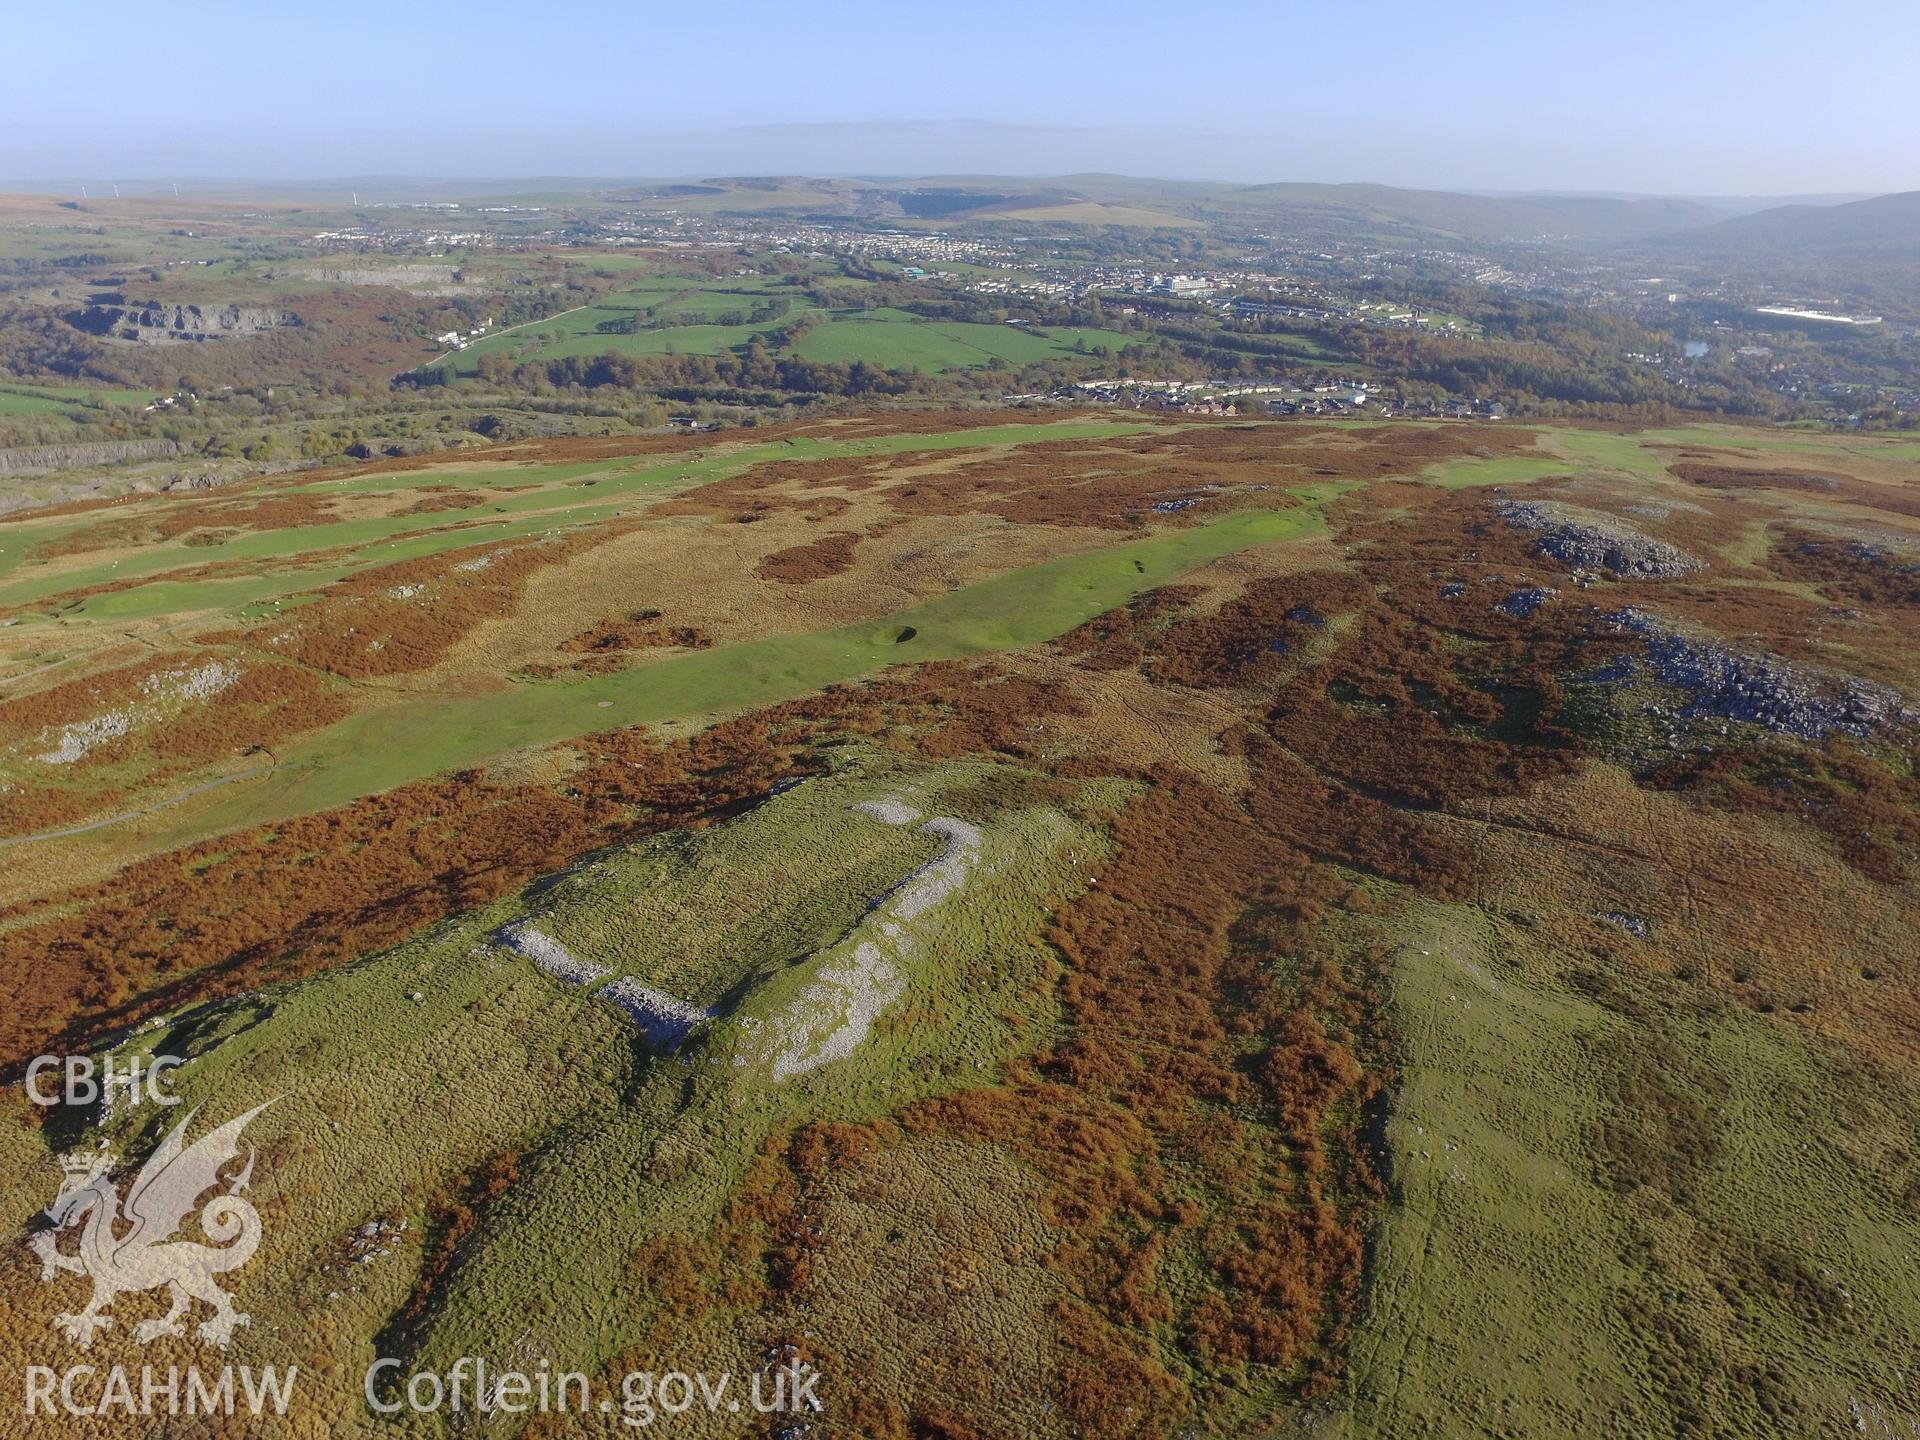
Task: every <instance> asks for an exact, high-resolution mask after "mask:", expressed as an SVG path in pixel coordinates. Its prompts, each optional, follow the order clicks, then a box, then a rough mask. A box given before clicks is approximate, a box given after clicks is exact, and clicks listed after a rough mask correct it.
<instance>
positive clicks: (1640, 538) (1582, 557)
mask: <svg viewBox="0 0 1920 1440" xmlns="http://www.w3.org/2000/svg"><path fill="white" fill-rule="evenodd" d="M1500 518H1501V519H1502V520H1505V521H1506V522H1507V523H1508V524H1509V525H1514V526H1518V527H1519V528H1520V529H1522V530H1537V531H1540V532H1542V533H1541V535H1540V539H1539V542H1538V543H1537V544H1536V545H1535V547H1534V548H1535V549H1537V550H1538V551H1539V552H1540V553H1541V554H1542V555H1545V556H1548V557H1549V558H1551V559H1554V560H1558V561H1559V562H1560V563H1561V564H1562V565H1565V566H1567V567H1569V568H1570V569H1573V570H1605V571H1608V572H1610V573H1611V574H1614V575H1631V576H1633V577H1635V578H1637V579H1666V578H1669V577H1671V576H1675V575H1688V574H1691V573H1692V572H1693V571H1695V570H1698V569H1699V568H1700V562H1699V561H1697V560H1695V559H1694V558H1693V557H1692V556H1691V555H1689V554H1687V553H1686V551H1684V550H1682V549H1680V548H1679V547H1678V546H1674V545H1669V544H1668V543H1667V542H1666V541H1664V540H1656V539H1654V538H1653V537H1652V536H1651V535H1643V534H1642V533H1641V532H1640V531H1638V530H1636V529H1634V528H1633V527H1632V526H1631V525H1628V524H1626V523H1625V522H1624V521H1620V520H1616V519H1614V518H1613V517H1612V516H1610V515H1592V514H1587V513H1585V512H1577V513H1576V512H1573V511H1569V510H1565V509H1562V508H1561V507H1559V506H1555V505H1542V504H1536V503H1531V502H1528V501H1523V500H1509V501H1507V502H1506V503H1505V504H1503V505H1502V506H1501V507H1500Z"/></svg>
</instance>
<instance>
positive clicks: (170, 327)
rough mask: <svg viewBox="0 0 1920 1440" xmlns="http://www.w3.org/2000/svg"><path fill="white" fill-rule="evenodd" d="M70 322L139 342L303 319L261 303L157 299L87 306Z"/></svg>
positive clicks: (211, 335)
mask: <svg viewBox="0 0 1920 1440" xmlns="http://www.w3.org/2000/svg"><path fill="white" fill-rule="evenodd" d="M66 319H67V323H68V324H69V325H71V326H73V328H74V329H76V330H83V331H85V332H86V333H87V334H89V335H97V336H99V337H100V338H101V339H103V340H128V341H133V342H134V343H136V344H166V343H169V342H173V341H201V340H215V339H224V338H227V337H231V336H236V335H257V334H260V333H262V332H263V331H267V330H278V329H281V328H283V327H286V326H290V325H299V324H301V323H302V322H301V319H300V317H299V316H298V315H296V314H294V313H293V312H292V311H291V310H274V309H268V308H266V307H263V306H257V305H212V306H204V307H203V306H199V305H165V304H162V303H160V302H159V301H157V300H149V301H146V302H144V303H139V302H136V303H134V304H129V305H88V306H87V307H86V308H84V309H81V310H75V311H72V312H70V313H69V314H68V315H67V317H66Z"/></svg>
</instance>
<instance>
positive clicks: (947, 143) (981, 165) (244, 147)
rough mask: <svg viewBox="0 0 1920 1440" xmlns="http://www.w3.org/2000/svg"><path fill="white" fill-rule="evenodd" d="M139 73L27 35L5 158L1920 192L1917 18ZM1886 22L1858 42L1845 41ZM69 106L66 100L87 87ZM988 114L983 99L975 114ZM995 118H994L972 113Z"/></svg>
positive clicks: (539, 45)
mask: <svg viewBox="0 0 1920 1440" xmlns="http://www.w3.org/2000/svg"><path fill="white" fill-rule="evenodd" d="M91 13H92V18H93V20H94V22H95V23H94V24H93V26H92V30H93V33H96V34H105V35H114V34H124V35H127V36H128V37H130V38H129V39H128V41H127V52H128V55H127V58H126V59H124V60H119V59H115V58H113V57H105V58H102V59H100V60H98V61H96V62H93V64H92V70H93V73H95V74H96V75H97V77H98V83H97V84H94V85H92V86H86V85H84V84H81V83H77V80H79V79H81V78H83V77H82V76H80V75H78V74H77V72H80V71H84V70H85V69H87V67H88V64H89V62H88V61H86V60H85V59H83V58H76V57H75V53H74V50H73V47H72V43H71V36H70V34H68V33H67V32H68V29H69V27H68V26H67V25H66V23H65V22H64V21H62V20H61V19H59V18H57V17H56V15H55V14H54V13H53V12H50V11H32V12H28V13H25V14H22V15H20V16H18V17H16V19H15V20H14V21H13V22H12V25H11V27H10V28H11V29H12V31H13V33H14V37H15V39H14V43H15V53H16V56H17V59H16V62H15V66H14V75H13V78H12V82H11V84H10V86H9V93H8V94H7V95H6V96H5V97H4V98H0V120H4V121H5V122H6V123H5V131H4V134H5V137H6V138H4V139H0V175H5V176H10V177H15V179H16V182H19V181H30V180H41V181H46V180H50V179H55V178H59V177H68V176H76V177H99V178H100V179H102V180H107V181H111V180H120V181H123V182H124V181H136V180H152V181H168V180H173V179H177V178H181V177H185V176H197V177H201V178H208V179H213V178H228V177H231V178H235V179H241V178H253V179H273V180H282V181H289V182H296V183H297V182H306V181H315V180H321V179H336V178H341V177H347V176H354V175H363V176H366V175H387V176H407V177H427V176H435V177H449V178H481V177H485V178H511V177H514V176H546V177H552V176H569V177H580V178H591V177H598V176H606V177H631V176H652V177H664V176H698V175H728V174H732V175H739V174H764V173H794V174H816V175H817V174H836V175H900V176H907V175H933V174H964V173H990V174H1009V175H1012V174H1018V175H1032V176H1043V175H1066V174H1073V173H1076V172H1088V171H1101V172H1110V173H1116V174H1124V175H1141V176H1145V175H1154V176H1168V177H1206V178H1210V179H1216V180H1223V181H1238V182H1259V181H1271V180H1275V179H1286V180H1298V181H1316V182H1355V181H1366V182H1371V183H1378V184H1385V185H1396V186H1407V187H1413V188H1424V189H1444V190H1471V191H1481V192H1487V191H1502V192H1509V193H1512V192H1526V191H1542V190H1549V191H1558V192H1574V193H1591V192H1631V193H1635V194H1649V195H1655V194H1659V195H1696V196H1791V195H1805V194H1824V195H1832V194H1881V193H1887V192H1891V191H1900V190H1913V189H1920V156H1916V155H1915V154H1914V153H1913V152H1912V151H1911V148H1910V147H1907V146H1905V145H1903V143H1902V140H1901V137H1902V136H1904V135H1905V134H1908V133H1910V132H1911V131H1912V130H1913V128H1914V127H1915V125H1916V124H1917V123H1920V88H1917V87H1913V86H1912V85H1910V84H1908V83H1907V80H1906V77H1905V76H1904V74H1903V73H1902V72H1903V69H1904V66H1905V57H1906V56H1908V55H1910V54H1912V53H1914V50H1915V48H1916V44H1917V43H1920V17H1916V14H1915V13H1914V11H1913V10H1912V9H1911V8H1908V7H1895V6H1893V5H1890V4H1869V5H1868V7H1867V10H1866V13H1865V14H1864V15H1863V14H1859V13H1856V14H1855V15H1853V16H1852V17H1850V23H1849V24H1848V25H1847V26H1846V27H1845V28H1844V32H1842V30H1841V29H1840V27H1836V26H1833V25H1832V24H1830V23H1829V22H1827V21H1826V20H1825V19H1823V18H1822V17H1820V16H1819V15H1817V14H1815V13H1812V12H1804V11H1801V12H1795V13H1793V14H1780V15H1769V14H1765V13H1760V12H1756V11H1754V10H1752V9H1749V8H1746V7H1740V8H1735V7H1733V6H1730V5H1718V4H1716V5H1709V6H1704V7H1695V8H1694V9H1693V10H1691V11H1688V12H1686V13H1680V12H1677V11H1675V10H1673V9H1671V8H1667V7H1659V8H1656V7H1655V6H1653V5H1651V4H1648V3H1645V0H1633V3H1629V4H1626V5H1624V6H1618V7H1615V8H1614V9H1613V10H1611V11H1610V12H1609V13H1608V14H1607V16H1606V17H1604V19H1601V18H1594V19H1590V20H1588V19H1583V20H1582V22H1581V24H1580V27H1579V28H1578V29H1577V30H1576V29H1575V28H1573V27H1572V26H1559V27H1556V26H1553V25H1543V23H1542V21H1541V18H1540V15H1539V12H1538V11H1537V10H1533V9H1531V8H1524V7H1521V6H1519V5H1516V4H1510V3H1505V0H1467V3H1463V4H1462V5H1459V6H1456V7H1453V8H1452V9H1451V10H1450V11H1448V12H1447V13H1446V15H1445V16H1444V18H1439V19H1430V18H1426V17H1424V16H1422V15H1421V14H1419V13H1418V12H1415V11H1413V10H1411V9H1410V8H1409V9H1406V10H1404V11H1400V12H1391V11H1388V12H1370V13H1369V14H1368V15H1366V16H1365V17H1364V18H1357V19H1355V20H1353V21H1351V22H1348V23H1342V22H1341V21H1340V19H1339V18H1338V17H1336V16H1334V15H1332V14H1330V13H1329V12H1327V11H1325V10H1324V9H1317V8H1316V9H1308V8H1306V7H1287V8H1280V9H1273V10H1268V11H1263V12H1261V14H1260V15H1258V16H1240V17H1234V18H1233V19H1232V20H1231V21H1230V22H1221V23H1218V24H1214V23H1210V22H1209V21H1207V20H1204V19H1190V18H1177V17H1171V16H1169V15H1168V13H1167V12H1166V11H1164V10H1163V9H1161V8H1160V7H1153V6H1147V5H1143V4H1139V3H1134V0H1123V3H1119V4H1115V5H1112V6H1110V7H1107V8H1106V9H1104V10H1102V11H1101V12H1099V13H1098V14H1095V15H1088V14H1085V13H1074V14H1056V13H1045V12H1041V11H1038V10H1034V9H1030V8H1027V7H1019V6H1014V5H1010V4H1007V3H1004V0H983V3H981V4H978V5H976V6H974V7H972V9H970V10H968V11H966V12H964V13H962V12H953V13H943V14H942V15H940V16H938V17H935V18H927V17H924V16H916V15H914V14H912V13H910V12H906V11H901V10H898V9H893V8H889V7H882V6H878V5H872V4H868V3H864V0H862V3H856V4H849V5H842V6H838V7H835V10H834V13H833V14H832V15H830V16H821V15H809V14H798V15H797V14H795V13H794V12H793V11H791V10H790V9H785V8H776V7H774V6H771V5H767V4H764V3H758V0H755V3H737V4H734V5H731V6H720V7H708V8H707V9H706V10H704V11H702V12H701V13H700V15H699V16H697V17H695V16H691V15H688V14H687V13H685V12H669V11H665V10H661V11H658V12H649V11H647V10H644V9H641V10H636V9H634V8H631V7H617V6H613V5H609V4H605V3H602V0H592V3H585V4H577V5H574V6H572V7H568V8H566V9H565V10H564V11H562V12H559V13H557V14H555V13H553V12H549V13H550V14H551V15H552V18H550V19H549V20H548V21H547V22H546V23H544V24H543V25H542V26H541V27H539V28H538V29H530V28H529V27H527V26H526V25H525V23H524V21H523V19H522V18H521V16H520V14H519V13H518V12H516V11H514V10H512V9H510V8H509V7H508V6H506V5H504V4H501V3H500V0H476V3H475V4H473V5H470V6H469V7H467V8H466V9H465V10H463V11H462V12H461V15H460V19H459V23H458V24H457V25H456V24H448V23H446V22H444V21H441V20H438V19H436V18H435V17H434V16H431V15H422V14H413V13H409V12H405V11H401V10H386V9H383V10H380V11H375V10H374V9H373V8H372V7H370V6H364V5H351V4H350V5H348V6H347V7H345V9H344V10H337V11H336V12H335V13H337V14H340V15H342V16H343V17H344V18H345V20H346V21H347V22H349V23H350V27H351V28H349V24H341V25H339V26H337V27H335V28H333V29H331V30H329V29H323V28H318V27H316V26H315V25H314V24H313V23H312V22H311V21H310V20H308V19H306V18H304V17H301V16H298V15H294V14H291V13H273V12H269V11H261V10H257V9H254V8H252V7H245V6H241V5H238V4H234V3H231V0H215V3H210V4H206V5H203V6H199V7H196V8H195V9H194V10H192V11H191V12H171V13H167V14H166V15H165V17H164V23H163V24H161V25H159V26H158V27H156V26H155V24H154V21H153V18H152V15H153V12H151V11H149V10H146V9H144V8H141V9H136V8H135V7H134V6H132V5H130V4H126V3H124V0H106V3H104V4H103V5H102V6H98V7H96V8H95V10H94V11H93V12H91ZM1860 35H1872V36H1873V37H1874V43H1873V44H1872V45H1871V46H1870V47H1862V46H1860V45H1858V43H1857V41H1855V40H1854V39H1853V38H1852V37H1856V36H1860ZM79 96H84V97H85V104H84V106H81V105H78V104H76V99H77V97H79ZM969 117H973V118H969ZM979 117H991V118H979Z"/></svg>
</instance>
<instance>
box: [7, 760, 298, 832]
mask: <svg viewBox="0 0 1920 1440" xmlns="http://www.w3.org/2000/svg"><path fill="white" fill-rule="evenodd" d="M272 770H273V766H271V765H256V766H254V767H253V769H251V770H242V771H239V772H238V773H237V774H233V775H222V776H221V777H220V778H219V779H218V780H208V781H206V782H205V783H204V784H200V785H195V786H194V787H192V788H191V789H189V790H182V791H180V792H179V794H177V795H169V796H167V797H166V798H165V799H162V800H156V801H154V802H153V803H152V804H151V805H143V806H141V807H140V808H139V809H138V810H123V811H122V812H121V813H120V814H118V815H109V816H107V817H106V819H104V820H89V821H88V822H87V823H86V824H84V825H72V826H69V827H68V828H67V829H65V830H42V831H40V832H39V834H37V835H9V836H5V837H4V838H0V850H4V849H6V848H7V847H8V846H9V845H30V844H32V843H33V842H35V841H37V840H65V839H66V838H68V837H69V836H72V835H85V834H87V833H88V832H89V831H92V830H104V829H106V828H107V827H108V826H109V825H124V824H125V823H126V822H127V821H129V820H138V819H139V818H140V817H141V816H142V815H151V814H153V813H154V812H155V811H159V810H165V809H166V808H167V807H168V806H171V805H178V804H179V803H180V802H181V801H182V800H191V799H192V798H193V797H194V796H196V795H204V794H206V793H207V791H209V790H218V789H219V788H220V787H221V786H222V785H231V784H233V783H234V782H235V781H236V780H251V779H252V778H253V777H254V776H256V775H266V774H269V773H271V772H272Z"/></svg>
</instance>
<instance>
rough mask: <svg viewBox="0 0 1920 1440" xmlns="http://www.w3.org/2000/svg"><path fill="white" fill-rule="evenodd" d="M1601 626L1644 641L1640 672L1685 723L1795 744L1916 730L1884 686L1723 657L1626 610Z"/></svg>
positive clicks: (1771, 658) (1770, 660)
mask: <svg viewBox="0 0 1920 1440" xmlns="http://www.w3.org/2000/svg"><path fill="white" fill-rule="evenodd" d="M1605 618H1606V620H1607V621H1608V623H1610V624H1611V625H1612V626H1613V627H1614V628H1615V629H1616V630H1624V631H1629V632H1631V633H1633V634H1635V635H1641V636H1644V637H1646V642H1647V650H1646V665H1647V668H1648V670H1649V671H1650V672H1651V676H1652V678H1653V679H1654V680H1656V681H1658V682H1659V683H1660V684H1663V685H1671V686H1673V687H1674V688H1675V689H1678V690H1680V691H1682V692H1684V693H1685V694H1686V696H1687V702H1686V704H1685V705H1684V707H1682V709H1681V711H1680V714H1681V715H1682V716H1683V717H1685V718H1687V719H1700V718H1717V719H1722V720H1736V721H1740V722H1742V723H1744V724H1749V725H1758V726H1760V727H1761V728H1762V729H1764V730H1771V731H1773V732H1774V733H1775V734H1776V735H1793V736H1797V737H1799V738H1800V739H1802V740H1818V739H1820V738H1822V737H1823V736H1826V735H1829V734H1832V733H1834V732H1836V731H1837V732H1839V733H1840V734H1843V735H1853V736H1856V737H1860V738H1865V737H1867V736H1871V735H1875V734H1883V733H1886V732H1888V731H1892V730H1899V729H1906V728H1910V727H1912V726H1914V725H1915V724H1920V712H1916V711H1914V710H1913V709H1912V708H1911V707H1909V706H1908V705H1907V703H1906V701H1905V699H1904V698H1903V697H1902V696H1901V694H1900V693H1899V692H1898V691H1897V690H1893V689H1891V688H1889V687H1888V686H1885V685H1876V684H1874V683H1873V682H1872V681H1868V680H1860V679H1857V678H1854V677H1852V676H1844V675H1824V674H1819V673H1816V672H1812V671H1808V670H1805V669H1803V668H1801V667H1800V666H1797V665H1794V664H1791V663H1790V662H1788V661H1786V660H1783V659H1781V658H1780V657H1779V656H1778V655H1769V654H1766V653H1764V652H1762V653H1745V654H1743V653H1741V652H1739V651H1735V650H1730V649H1728V648H1727V647H1725V646H1723V645H1718V644H1715V643H1713V642H1712V641H1710V640H1707V639H1704V638H1697V637H1693V636H1689V635H1684V634H1682V633H1681V632H1680V631H1679V630H1677V629H1676V628H1674V627H1673V626H1672V625H1669V624H1668V623H1666V622H1665V621H1663V620H1660V619H1658V618H1657V617H1655V616H1653V615H1649V614H1648V613H1647V612H1646V611H1644V610H1640V609H1637V608H1635V607H1634V606H1631V605H1630V606H1628V607H1627V608H1626V609H1624V610H1621V611H1618V612H1616V613H1615V614H1612V615H1608V616H1606V617H1605ZM1596 678H1600V679H1606V678H1611V677H1605V676H1602V677H1596ZM1619 678H1625V677H1624V676H1622V677H1619Z"/></svg>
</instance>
